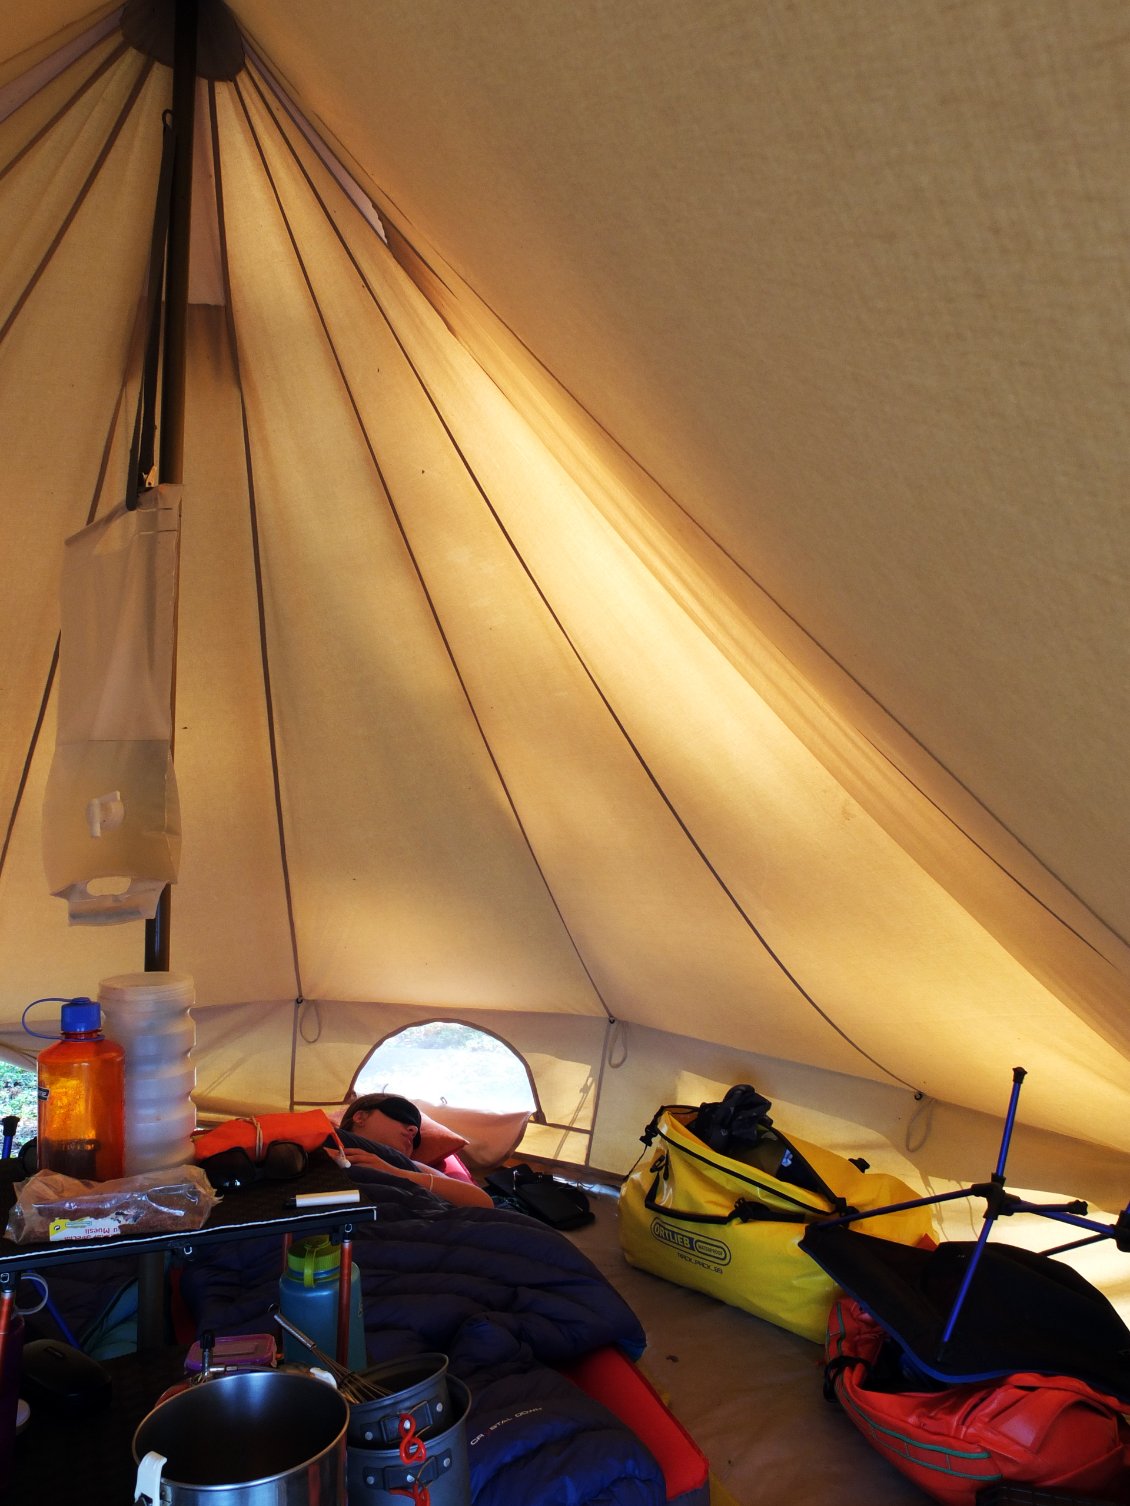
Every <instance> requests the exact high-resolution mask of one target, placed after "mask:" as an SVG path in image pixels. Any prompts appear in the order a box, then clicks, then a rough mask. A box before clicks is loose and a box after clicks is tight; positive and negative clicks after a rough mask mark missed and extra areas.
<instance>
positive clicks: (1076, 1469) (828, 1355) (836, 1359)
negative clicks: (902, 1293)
mask: <svg viewBox="0 0 1130 1506" xmlns="http://www.w3.org/2000/svg"><path fill="white" fill-rule="evenodd" d="M900 1356H901V1351H899V1349H898V1346H897V1345H895V1344H893V1343H891V1342H890V1340H889V1338H888V1335H887V1334H886V1332H885V1331H884V1329H883V1328H881V1327H880V1325H879V1324H878V1323H876V1322H875V1320H874V1319H873V1318H871V1317H870V1316H869V1314H868V1313H866V1312H865V1311H864V1309H863V1308H862V1307H861V1306H860V1304H859V1303H858V1302H856V1301H855V1300H854V1299H853V1298H851V1297H841V1298H839V1299H838V1300H837V1301H836V1302H835V1303H834V1304H833V1306H832V1310H831V1312H830V1313H829V1315H828V1336H827V1343H826V1347H825V1361H826V1364H825V1395H827V1396H828V1397H829V1399H834V1400H837V1401H839V1403H840V1404H841V1406H842V1407H843V1410H844V1411H845V1412H846V1413H847V1415H848V1416H849V1417H850V1418H851V1420H852V1422H853V1423H855V1425H856V1427H857V1428H859V1430H860V1432H861V1433H862V1434H863V1436H864V1437H865V1438H866V1439H867V1440H868V1442H869V1443H871V1444H872V1445H873V1446H874V1447H875V1448H876V1449H878V1451H879V1452H880V1453H881V1454H882V1455H883V1456H884V1457H885V1458H887V1459H889V1460H890V1462H891V1463H892V1464H893V1465H894V1466H895V1468H896V1469H899V1470H901V1471H902V1473H903V1474H904V1475H906V1476H908V1478H909V1479H911V1480H913V1481H914V1483H915V1484H916V1485H917V1486H918V1487H919V1488H920V1489H921V1490H924V1491H925V1492H926V1493H927V1494H928V1495H930V1496H932V1497H933V1498H934V1499H935V1500H937V1501H942V1502H945V1503H946V1506H974V1502H975V1500H976V1497H977V1493H978V1491H980V1490H984V1489H986V1488H987V1487H988V1486H990V1485H992V1484H994V1483H995V1482H997V1481H1012V1482H1016V1483H1018V1484H1024V1485H1029V1486H1042V1487H1044V1488H1056V1487H1058V1488H1065V1489H1070V1490H1072V1491H1076V1492H1078V1493H1080V1494H1096V1495H1100V1496H1101V1495H1104V1494H1107V1493H1109V1494H1110V1495H1111V1496H1112V1497H1115V1498H1116V1499H1119V1500H1122V1499H1125V1498H1126V1493H1127V1488H1128V1486H1130V1425H1128V1423H1127V1420H1126V1418H1125V1416H1124V1415H1123V1410H1122V1408H1123V1403H1121V1402H1119V1401H1117V1400H1116V1399H1115V1398H1114V1397H1111V1396H1104V1395H1103V1394H1102V1393H1101V1392H1099V1391H1096V1390H1094V1389H1093V1388H1092V1387H1091V1386H1089V1385H1088V1384H1087V1383H1086V1382H1085V1381H1082V1380H1076V1379H1074V1378H1072V1377H1070V1376H1055V1375H1036V1374H1029V1373H1018V1374H1014V1375H1009V1376H1007V1377H1004V1378H1003V1379H997V1380H990V1381H977V1382H973V1383H970V1384H966V1385H953V1386H939V1388H938V1389H937V1390H922V1389H913V1390H912V1389H909V1387H910V1386H912V1385H919V1386H920V1385H921V1379H919V1380H918V1381H908V1380H906V1379H905V1377H904V1376H902V1375H901V1374H900Z"/></svg>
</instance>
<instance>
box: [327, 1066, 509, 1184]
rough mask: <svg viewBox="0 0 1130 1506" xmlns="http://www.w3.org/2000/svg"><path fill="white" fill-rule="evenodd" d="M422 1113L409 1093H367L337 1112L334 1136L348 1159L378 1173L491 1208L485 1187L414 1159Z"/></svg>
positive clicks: (358, 1165)
mask: <svg viewBox="0 0 1130 1506" xmlns="http://www.w3.org/2000/svg"><path fill="white" fill-rule="evenodd" d="M422 1123H423V1116H422V1115H421V1113H420V1110H419V1109H418V1108H417V1107H416V1105H415V1104H414V1103H412V1102H410V1101H409V1100H408V1099H407V1098H400V1097H399V1096H397V1095H396V1094H392V1093H365V1094H363V1095H362V1096H361V1097H360V1098H355V1099H354V1100H353V1102H352V1103H351V1104H350V1105H349V1107H348V1108H347V1109H346V1111H345V1113H344V1114H343V1115H342V1117H341V1124H340V1126H339V1128H338V1136H339V1138H340V1140H341V1143H342V1145H343V1146H344V1147H345V1154H346V1156H347V1157H348V1158H349V1164H350V1165H351V1166H356V1167H357V1168H358V1169H364V1170H368V1171H378V1172H382V1173H384V1174H385V1175H387V1176H392V1177H397V1178H399V1179H400V1180H402V1181H405V1182H410V1183H412V1184H413V1185H414V1186H416V1187H422V1188H423V1189H424V1191H425V1192H431V1193H434V1194H435V1196H436V1197H438V1198H442V1199H443V1200H444V1201H445V1202H448V1203H451V1204H452V1205H453V1206H455V1207H459V1208H493V1207H494V1202H493V1200H492V1198H491V1196H490V1194H489V1193H488V1192H486V1191H485V1190H484V1189H483V1188H482V1187H478V1186H476V1185H475V1183H474V1182H468V1181H463V1180H462V1179H461V1178H459V1177H451V1176H448V1175H447V1174H446V1173H445V1172H442V1171H437V1170H435V1169H434V1168H433V1167H430V1166H423V1165H421V1164H420V1163H419V1162H418V1161H414V1160H413V1159H412V1153H413V1152H414V1151H415V1150H416V1149H417V1148H418V1146H419V1144H420V1126H421V1124H422Z"/></svg>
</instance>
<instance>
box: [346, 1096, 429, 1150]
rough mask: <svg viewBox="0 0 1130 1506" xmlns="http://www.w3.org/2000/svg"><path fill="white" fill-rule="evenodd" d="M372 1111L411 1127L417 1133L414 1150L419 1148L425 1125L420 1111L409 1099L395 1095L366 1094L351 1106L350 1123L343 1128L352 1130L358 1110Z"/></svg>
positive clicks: (413, 1142) (413, 1145) (362, 1111)
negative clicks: (422, 1129) (353, 1116)
mask: <svg viewBox="0 0 1130 1506" xmlns="http://www.w3.org/2000/svg"><path fill="white" fill-rule="evenodd" d="M370 1109H376V1110H377V1112H378V1113H380V1114H384V1115H385V1117H386V1118H388V1119H395V1120H396V1122H397V1123H398V1124H408V1125H411V1127H412V1128H413V1129H414V1130H415V1131H416V1136H415V1139H414V1140H413V1141H412V1149H413V1150H415V1149H416V1148H417V1147H418V1146H419V1144H420V1126H421V1124H422V1123H423V1120H422V1117H421V1114H420V1110H419V1109H418V1108H417V1107H416V1105H415V1104H414V1103H412V1102H411V1101H410V1100H409V1099H407V1098H401V1097H399V1096H398V1095H397V1094H395V1093H390V1094H389V1095H388V1096H387V1097H384V1098H382V1097H380V1096H379V1095H378V1094H376V1093H372V1094H370V1093H365V1094H364V1095H363V1096H362V1097H361V1098H358V1099H356V1100H355V1102H353V1103H351V1104H350V1105H349V1115H350V1123H349V1124H348V1125H343V1126H342V1128H343V1129H346V1130H349V1129H352V1128H353V1124H352V1115H353V1114H355V1113H357V1112H358V1110H360V1112H361V1113H363V1114H364V1113H368V1111H369V1110H370ZM355 1133H360V1131H356V1132H355Z"/></svg>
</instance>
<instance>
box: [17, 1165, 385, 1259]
mask: <svg viewBox="0 0 1130 1506" xmlns="http://www.w3.org/2000/svg"><path fill="white" fill-rule="evenodd" d="M356 1190H357V1189H356V1184H355V1183H353V1182H351V1181H350V1179H349V1176H348V1174H347V1173H346V1172H345V1171H343V1170H342V1169H341V1168H340V1167H338V1166H336V1165H335V1164H334V1162H332V1161H331V1160H330V1158H329V1157H328V1156H326V1155H324V1154H323V1153H321V1152H317V1153H315V1154H314V1155H312V1156H311V1157H310V1164H309V1166H308V1167H307V1169H306V1170H305V1171H304V1172H303V1174H302V1175H301V1176H300V1177H296V1178H294V1179H293V1180H291V1181H286V1182H258V1183H256V1184H255V1185H254V1186H252V1187H242V1188H240V1189H239V1190H238V1191H236V1192H229V1193H228V1194H226V1196H225V1197H224V1198H223V1199H222V1201H221V1202H219V1203H218V1204H217V1205H216V1207H215V1208H213V1209H212V1212H211V1213H210V1214H209V1216H208V1220H207V1222H206V1223H205V1224H204V1225H203V1227H202V1228H200V1229H177V1230H173V1231H171V1232H166V1233H161V1234H120V1235H117V1236H116V1237H115V1238H113V1239H92V1240H83V1241H73V1242H67V1243H63V1244H14V1243H13V1242H12V1241H11V1240H10V1239H4V1238H0V1285H2V1284H4V1283H6V1282H7V1281H8V1280H11V1279H12V1278H13V1277H14V1276H15V1275H17V1274H18V1273H19V1272H20V1271H26V1270H45V1269H47V1268H49V1267H50V1266H53V1265H66V1264H68V1263H69V1262H72V1261H76V1260H103V1259H105V1258H106V1257H107V1256H110V1255H138V1256H140V1255H144V1254H145V1253H146V1252H147V1251H164V1250H182V1251H187V1250H188V1249H190V1248H191V1247H192V1246H194V1245H197V1244H208V1243H212V1242H214V1241H218V1240H225V1239H247V1238H250V1237H253V1236H254V1235H256V1234H271V1233H280V1234H296V1235H297V1234H306V1233H315V1232H317V1231H319V1230H337V1231H341V1232H349V1231H350V1230H351V1229H352V1227H353V1226H354V1225H355V1224H361V1223H371V1222H373V1220H374V1219H375V1218H376V1216H377V1209H376V1207H375V1206H374V1205H373V1204H372V1203H365V1202H361V1203H348V1204H339V1205H334V1204H326V1205H324V1206H320V1207H314V1208H310V1207H304V1208H288V1207H287V1203H288V1202H289V1201H290V1200H291V1199H292V1198H294V1196H295V1194H296V1193H303V1194H308V1193H327V1194H332V1193H334V1192H355V1191H356Z"/></svg>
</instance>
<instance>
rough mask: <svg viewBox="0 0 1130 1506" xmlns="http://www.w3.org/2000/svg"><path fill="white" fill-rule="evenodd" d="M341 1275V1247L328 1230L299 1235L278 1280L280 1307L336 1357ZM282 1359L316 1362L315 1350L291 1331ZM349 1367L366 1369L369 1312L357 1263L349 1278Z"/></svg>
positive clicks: (284, 1343)
mask: <svg viewBox="0 0 1130 1506" xmlns="http://www.w3.org/2000/svg"><path fill="white" fill-rule="evenodd" d="M340 1278H341V1246H340V1245H336V1244H334V1242H333V1240H331V1239H330V1237H329V1236H328V1235H326V1234H314V1235H311V1236H310V1237H309V1238H308V1239H296V1240H295V1241H294V1243H293V1244H292V1245H291V1247H290V1249H289V1250H288V1251H287V1256H286V1268H285V1269H284V1271H283V1273H282V1279H281V1281H280V1282H279V1311H280V1312H281V1313H282V1315H283V1317H284V1318H289V1319H290V1321H291V1322H292V1323H293V1324H294V1326H295V1328H301V1330H302V1332H303V1333H304V1334H306V1335H308V1337H310V1338H311V1339H313V1340H314V1343H315V1344H317V1346H318V1348H319V1349H321V1350H323V1351H324V1352H325V1353H326V1354H328V1355H332V1357H333V1358H334V1359H335V1360H336V1359H337V1358H338V1353H337V1294H338V1289H339V1286H340ZM283 1358H284V1359H286V1360H290V1361H292V1362H294V1363H296V1364H299V1365H309V1364H313V1363H316V1361H314V1360H312V1358H311V1355H310V1351H309V1350H308V1349H306V1348H305V1347H304V1346H303V1345H302V1344H301V1343H300V1342H299V1341H298V1339H296V1338H294V1337H292V1335H290V1334H286V1335H284V1338H283ZM346 1364H347V1365H348V1367H349V1369H350V1370H364V1369H365V1367H366V1365H367V1364H368V1360H367V1358H366V1355H365V1315H364V1313H363V1311H362V1307H361V1276H360V1273H359V1272H358V1270H357V1267H356V1266H354V1267H353V1268H352V1270H351V1272H350V1279H349V1357H348V1359H347V1360H346Z"/></svg>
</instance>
